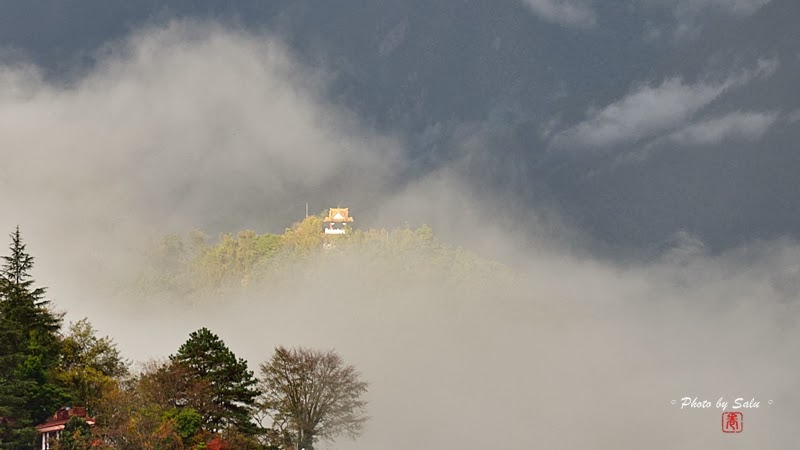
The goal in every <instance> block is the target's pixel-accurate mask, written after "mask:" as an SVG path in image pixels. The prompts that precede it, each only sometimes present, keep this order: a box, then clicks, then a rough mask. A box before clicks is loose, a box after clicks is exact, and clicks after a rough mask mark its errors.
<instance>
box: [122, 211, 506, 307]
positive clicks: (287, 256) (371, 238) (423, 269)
mask: <svg viewBox="0 0 800 450" xmlns="http://www.w3.org/2000/svg"><path fill="white" fill-rule="evenodd" d="M322 220H323V219H322V215H317V216H309V217H307V218H305V219H304V220H302V221H301V222H298V223H296V224H295V225H293V226H292V227H291V228H287V229H286V230H285V232H284V233H283V234H280V235H278V234H269V233H266V234H258V233H256V232H254V231H252V230H246V231H239V232H238V233H236V234H232V233H229V234H222V235H220V236H219V238H218V239H216V240H212V239H211V238H210V237H209V236H208V235H206V234H205V233H203V232H202V231H200V230H192V231H190V232H188V233H186V234H185V235H183V236H181V235H177V234H172V235H168V236H165V237H162V238H159V239H158V240H157V241H155V242H152V243H151V245H150V247H149V248H148V250H147V255H146V261H147V263H146V267H145V268H144V269H142V270H141V271H139V272H136V275H135V278H134V279H133V280H132V281H131V283H130V284H129V285H128V289H131V290H132V291H133V293H134V294H136V295H138V296H143V297H145V298H149V299H150V300H153V301H155V300H157V299H158V298H160V297H161V296H163V295H171V296H173V297H174V296H178V297H182V298H184V299H186V300H187V301H213V299H214V298H217V299H219V298H223V297H224V296H225V295H226V294H245V295H246V294H247V293H258V292H262V291H263V290H264V289H270V288H275V287H277V286H281V285H283V284H285V283H288V282H293V281H294V280H296V279H297V278H298V277H300V278H302V279H305V280H312V279H320V278H321V277H324V276H325V275H327V274H330V273H331V271H339V272H342V271H346V272H348V273H360V274H362V276H367V275H366V274H367V273H368V274H369V276H370V283H369V284H370V285H372V286H378V285H380V286H387V285H388V286H391V285H394V284H401V285H402V284H404V283H417V284H418V283H423V282H426V281H431V282H434V281H435V282H436V283H438V284H439V285H440V286H442V287H447V286H460V287H462V288H463V287H464V285H465V284H470V285H471V284H476V285H480V284H481V283H482V282H485V281H487V280H488V279H492V280H493V281H495V282H497V281H500V280H501V279H506V280H510V279H511V277H512V272H511V270H510V269H509V268H508V267H506V266H504V265H502V264H500V263H497V262H494V261H490V260H486V259H484V258H481V257H480V256H478V255H477V254H475V253H473V252H471V251H468V250H465V249H463V248H462V247H454V246H451V245H449V244H447V243H445V242H443V241H442V240H440V239H439V238H437V237H436V236H435V235H434V232H433V230H432V229H431V228H430V227H429V226H427V225H422V226H420V227H418V228H416V229H412V228H410V227H407V226H406V227H401V228H394V229H391V230H386V229H367V230H361V229H353V230H350V232H349V233H347V234H344V235H336V236H325V235H324V234H322V232H321V231H322V229H323V221H322ZM326 244H328V245H326Z"/></svg>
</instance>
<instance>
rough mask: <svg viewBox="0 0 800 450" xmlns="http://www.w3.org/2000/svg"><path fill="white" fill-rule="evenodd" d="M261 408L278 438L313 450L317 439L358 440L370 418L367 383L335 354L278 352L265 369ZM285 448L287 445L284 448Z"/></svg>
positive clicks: (304, 350)
mask: <svg viewBox="0 0 800 450" xmlns="http://www.w3.org/2000/svg"><path fill="white" fill-rule="evenodd" d="M261 375H262V377H261V379H262V381H261V386H260V388H261V391H262V392H264V396H263V399H262V400H263V402H262V408H263V410H264V412H265V413H266V414H268V415H269V416H270V417H271V419H272V422H273V427H279V428H281V429H280V430H278V429H276V430H275V431H277V432H278V433H276V434H279V435H283V436H287V437H289V436H291V437H290V439H291V440H292V441H294V443H296V444H297V445H298V447H297V448H300V449H302V448H305V449H306V450H312V449H313V444H314V442H315V441H316V440H317V439H319V438H322V439H326V440H329V439H333V438H335V437H337V436H341V435H345V436H348V437H350V438H352V439H355V438H356V437H358V436H359V435H360V434H361V432H362V431H363V427H364V424H365V422H366V421H367V419H368V417H367V416H366V405H367V402H366V401H365V400H363V399H362V395H363V394H365V393H366V392H367V388H368V386H369V384H368V383H366V382H364V381H361V380H360V376H361V374H360V373H359V372H358V371H356V369H355V367H353V366H350V365H345V364H344V361H343V360H342V358H341V356H339V355H338V354H337V353H336V352H334V351H332V350H331V351H327V352H321V351H318V350H312V349H306V348H295V349H291V350H290V349H286V348H284V347H277V348H276V349H275V354H274V355H273V356H272V359H271V360H270V361H269V362H265V363H263V364H261ZM283 444H284V445H285V444H287V443H286V442H284V443H283Z"/></svg>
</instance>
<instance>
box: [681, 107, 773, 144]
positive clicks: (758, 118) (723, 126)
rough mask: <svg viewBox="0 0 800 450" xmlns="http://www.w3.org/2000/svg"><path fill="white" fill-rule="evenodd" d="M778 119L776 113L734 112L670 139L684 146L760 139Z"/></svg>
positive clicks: (692, 127) (690, 128) (695, 126)
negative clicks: (730, 140)
mask: <svg viewBox="0 0 800 450" xmlns="http://www.w3.org/2000/svg"><path fill="white" fill-rule="evenodd" d="M777 119H778V113H775V112H767V113H761V112H740V111H737V112H733V113H730V114H726V115H724V116H721V117H715V118H712V119H707V120H703V121H701V122H699V123H695V124H692V125H689V126H687V127H685V128H682V129H680V130H678V131H676V132H674V133H672V134H671V135H670V137H669V139H670V140H671V141H673V142H675V143H678V144H682V145H712V144H719V143H720V142H722V141H724V140H725V139H736V138H739V139H747V140H754V139H758V138H760V137H761V136H763V135H764V133H766V132H767V130H768V129H769V128H770V127H771V126H772V125H773V124H774V123H775V121H776V120H777Z"/></svg>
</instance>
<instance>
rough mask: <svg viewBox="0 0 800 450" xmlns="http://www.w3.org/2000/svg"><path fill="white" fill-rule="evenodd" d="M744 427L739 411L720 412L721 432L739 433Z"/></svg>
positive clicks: (742, 417)
mask: <svg viewBox="0 0 800 450" xmlns="http://www.w3.org/2000/svg"><path fill="white" fill-rule="evenodd" d="M742 428H744V416H743V415H742V413H740V412H724V413H722V432H723V433H741V432H742Z"/></svg>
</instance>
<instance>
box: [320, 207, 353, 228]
mask: <svg viewBox="0 0 800 450" xmlns="http://www.w3.org/2000/svg"><path fill="white" fill-rule="evenodd" d="M323 222H324V223H325V234H345V233H347V229H348V225H349V224H351V223H353V218H352V217H350V211H349V208H331V209H330V212H329V213H328V217H326V218H325V219H323Z"/></svg>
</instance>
